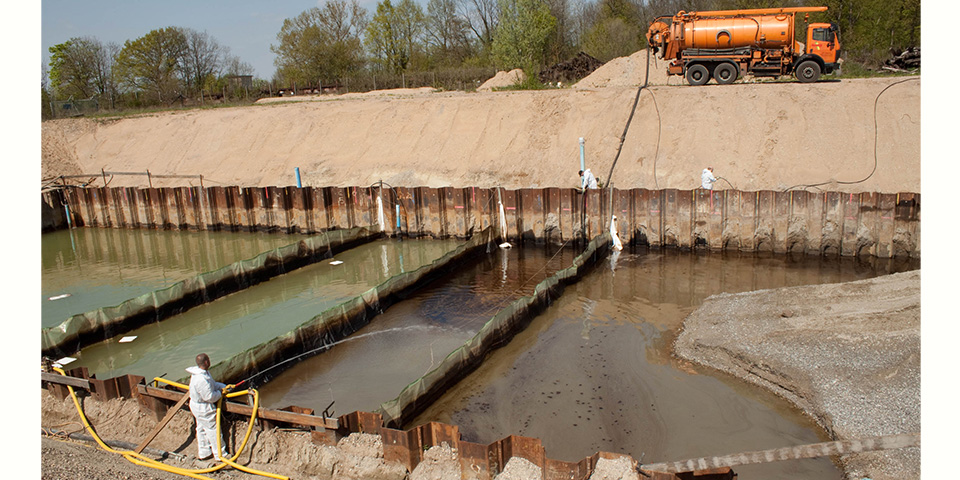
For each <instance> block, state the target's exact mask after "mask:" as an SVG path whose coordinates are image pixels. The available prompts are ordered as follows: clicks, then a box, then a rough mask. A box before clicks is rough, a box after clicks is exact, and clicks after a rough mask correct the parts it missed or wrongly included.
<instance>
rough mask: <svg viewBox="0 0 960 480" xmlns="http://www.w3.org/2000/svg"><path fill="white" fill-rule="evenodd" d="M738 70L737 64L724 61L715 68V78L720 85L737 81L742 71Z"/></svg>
mask: <svg viewBox="0 0 960 480" xmlns="http://www.w3.org/2000/svg"><path fill="white" fill-rule="evenodd" d="M737 70H738V69H737V66H736V65H734V64H732V63H727V62H723V63H721V64H718V65H717V67H716V68H714V69H713V78H715V79H717V83H719V84H720V85H729V84H731V83H733V82H735V81H737V77H739V76H740V72H739V71H737Z"/></svg>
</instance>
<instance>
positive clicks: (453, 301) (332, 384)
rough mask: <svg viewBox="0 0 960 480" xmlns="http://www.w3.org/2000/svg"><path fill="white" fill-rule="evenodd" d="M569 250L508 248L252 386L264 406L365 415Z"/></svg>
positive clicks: (528, 289) (561, 263)
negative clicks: (333, 407) (332, 406)
mask: <svg viewBox="0 0 960 480" xmlns="http://www.w3.org/2000/svg"><path fill="white" fill-rule="evenodd" d="M574 256H575V252H573V251H572V249H563V250H560V251H557V250H556V249H551V250H543V249H539V248H524V249H518V248H514V249H508V250H500V249H497V250H496V251H494V252H492V253H491V254H489V255H484V256H483V258H482V259H480V260H479V261H477V262H474V263H472V264H470V265H465V266H463V267H460V268H458V269H457V271H456V272H453V273H451V274H448V275H446V276H444V277H442V278H439V279H437V280H435V281H433V282H432V283H431V284H429V285H428V286H426V287H424V288H423V289H421V290H419V291H417V292H416V293H415V294H414V295H412V296H410V297H409V298H407V299H405V300H404V301H402V302H400V303H398V304H395V305H393V306H391V307H390V308H389V309H387V310H386V311H384V312H383V313H382V314H380V315H378V316H377V317H375V318H374V319H373V320H372V321H371V323H370V324H369V325H367V326H365V327H364V328H362V329H361V330H360V331H359V332H357V333H356V334H354V337H352V338H349V339H347V340H344V341H342V342H340V344H339V345H337V346H336V348H333V349H331V350H329V351H327V352H324V353H323V354H321V355H318V356H315V357H312V358H309V359H307V360H305V361H303V362H302V363H299V364H297V365H296V366H294V367H293V368H291V369H289V370H286V371H284V372H283V373H281V374H280V375H279V376H278V377H277V378H275V379H273V380H271V381H270V382H269V383H268V384H266V385H264V386H263V387H261V388H260V392H261V394H262V396H261V401H262V402H263V404H264V405H265V406H268V407H273V408H282V407H286V406H288V405H298V406H302V407H308V408H313V409H314V410H316V411H322V410H323V409H324V408H326V406H327V405H329V404H330V402H332V401H336V405H337V408H338V409H345V410H344V411H343V412H342V413H347V412H350V411H354V410H367V411H372V410H375V409H376V408H378V407H379V406H380V404H381V403H382V402H385V401H387V400H390V399H392V398H393V397H394V396H396V395H397V394H398V393H399V392H400V390H402V389H403V387H405V386H406V385H407V384H408V383H410V382H412V381H414V380H416V379H417V378H419V377H420V376H422V375H423V374H425V373H427V372H428V371H430V370H432V369H434V368H436V367H437V366H438V365H439V363H440V362H441V361H442V360H443V359H444V357H446V356H447V355H448V354H449V353H450V352H452V351H453V350H455V349H457V348H458V347H459V346H460V345H462V344H463V343H464V342H466V341H467V340H469V339H470V338H471V337H473V336H474V335H476V333H477V331H479V329H480V327H482V326H483V325H484V324H485V323H486V322H487V321H488V320H490V318H491V317H493V316H494V315H495V314H496V313H497V311H499V310H500V309H502V308H503V307H505V306H507V305H509V303H510V302H512V301H513V300H515V299H517V298H519V297H521V296H523V295H529V294H531V293H532V292H533V289H534V287H536V285H537V283H539V282H540V281H542V280H543V279H545V278H546V277H548V276H550V275H553V273H554V272H556V271H557V270H560V269H563V268H566V267H568V266H570V264H571V263H572V261H573V257H574Z"/></svg>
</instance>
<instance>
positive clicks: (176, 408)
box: [133, 391, 190, 453]
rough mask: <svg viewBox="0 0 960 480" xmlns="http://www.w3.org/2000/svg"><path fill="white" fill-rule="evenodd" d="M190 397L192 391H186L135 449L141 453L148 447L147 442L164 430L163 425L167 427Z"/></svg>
mask: <svg viewBox="0 0 960 480" xmlns="http://www.w3.org/2000/svg"><path fill="white" fill-rule="evenodd" d="M189 399H190V392H189V391H187V392H184V394H183V396H182V397H180V400H178V401H177V404H176V405H174V406H173V408H171V409H169V410H167V414H166V415H164V417H163V419H162V420H160V423H158V424H157V426H156V427H153V431H151V432H150V433H149V434H147V437H146V438H144V439H143V441H142V442H140V445H137V448H135V449H134V450H133V451H134V452H137V453H140V452H142V451H143V449H144V448H147V444H148V443H150V442H151V441H152V440H153V439H154V438H156V437H157V435H158V434H159V433H160V430H163V427H166V426H167V424H168V423H170V420H173V416H174V415H176V414H177V412H178V411H180V409H181V408H183V404H184V403H187V400H189Z"/></svg>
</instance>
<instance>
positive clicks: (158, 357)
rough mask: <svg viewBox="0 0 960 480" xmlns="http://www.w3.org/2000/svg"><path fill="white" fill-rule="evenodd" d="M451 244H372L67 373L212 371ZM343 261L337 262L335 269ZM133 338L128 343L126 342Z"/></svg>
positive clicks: (112, 348) (166, 323) (80, 360)
mask: <svg viewBox="0 0 960 480" xmlns="http://www.w3.org/2000/svg"><path fill="white" fill-rule="evenodd" d="M460 243H461V242H459V241H456V240H403V241H400V240H390V239H383V240H377V241H373V242H370V243H366V244H364V245H360V246H358V247H356V248H353V249H350V250H348V251H346V252H342V253H340V254H338V255H337V256H336V257H335V258H334V259H327V260H321V261H320V262H318V263H315V264H312V265H308V266H306V267H303V268H300V269H297V270H294V271H292V272H290V273H286V274H284V275H280V276H277V277H274V278H272V279H270V280H268V281H266V282H262V283H259V284H257V285H254V286H251V287H249V288H246V289H244V290H241V291H239V292H235V293H232V294H229V295H226V296H224V297H222V298H218V299H216V300H214V301H212V302H209V303H205V304H203V305H200V306H197V307H194V308H191V309H190V310H187V311H185V312H183V313H181V314H179V315H176V316H173V317H170V318H167V319H165V320H162V321H160V322H156V323H152V324H149V325H146V326H144V327H141V328H139V329H136V330H133V331H131V332H127V333H123V334H121V335H117V336H115V337H113V338H110V339H107V340H105V341H103V342H99V343H97V344H94V345H91V346H89V347H87V348H84V349H83V350H81V351H80V352H79V354H78V355H74V357H76V358H77V361H76V362H74V363H71V364H70V365H69V366H70V368H74V367H87V368H88V369H89V370H90V373H96V374H97V377H98V378H110V377H113V376H117V375H123V374H127V373H130V374H135V375H143V376H144V377H146V378H148V379H152V378H153V377H155V376H160V375H163V374H167V378H169V379H172V380H175V379H179V378H184V377H186V376H187V373H186V372H185V371H184V369H185V368H186V367H189V366H191V365H193V359H194V357H195V356H196V354H197V353H200V352H206V353H207V354H209V355H210V358H211V359H212V360H213V363H214V364H216V363H218V362H220V361H222V360H225V359H227V358H228V357H230V356H232V355H235V354H237V353H240V352H243V351H244V350H246V349H248V348H251V347H254V346H256V345H259V344H260V343H263V342H266V341H269V340H271V339H273V338H275V337H277V336H280V335H283V334H285V333H287V332H290V331H292V330H294V329H295V328H297V327H298V326H300V325H301V324H303V323H304V322H307V321H309V320H310V319H311V318H313V317H315V316H317V315H319V314H321V313H323V312H324V311H325V310H327V309H329V308H332V307H335V306H336V305H338V304H340V303H342V302H344V301H346V300H348V299H350V298H353V297H355V296H357V295H360V294H361V293H362V292H364V291H366V290H369V289H370V288H371V287H374V286H376V285H379V284H380V283H383V282H384V281H386V280H387V279H388V278H390V277H393V276H396V275H399V274H401V273H403V272H408V271H411V270H415V269H417V268H419V267H421V266H423V265H426V264H429V263H431V262H433V261H434V260H436V259H438V258H440V257H442V256H443V255H444V254H445V253H447V252H449V251H452V250H454V249H455V248H456V247H457V245H459V244H460ZM337 262H342V263H337ZM131 336H135V337H136V339H135V340H134V341H132V342H129V343H121V342H120V340H121V339H122V338H123V337H131Z"/></svg>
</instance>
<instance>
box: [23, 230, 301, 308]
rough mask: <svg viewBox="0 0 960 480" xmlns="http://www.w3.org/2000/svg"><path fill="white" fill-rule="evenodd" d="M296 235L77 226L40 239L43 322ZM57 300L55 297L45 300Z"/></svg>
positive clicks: (198, 271)
mask: <svg viewBox="0 0 960 480" xmlns="http://www.w3.org/2000/svg"><path fill="white" fill-rule="evenodd" d="M300 238H301V237H300V236H298V235H283V234H268V233H244V232H210V231H203V232H190V231H172V230H129V229H117V228H92V227H91V228H74V229H69V230H60V231H56V232H51V233H45V234H43V235H41V237H40V248H41V256H40V261H41V286H40V295H41V301H42V302H43V303H42V308H41V326H42V327H52V326H55V325H58V324H60V323H61V322H63V321H64V320H66V319H67V318H69V317H71V316H72V315H76V314H80V313H86V312H90V311H94V310H96V309H98V308H101V307H105V306H113V305H119V304H120V303H123V302H124V301H126V300H129V299H131V298H136V297H138V296H140V295H142V294H144V293H148V292H152V291H155V290H159V289H161V288H164V287H168V286H170V285H172V284H174V283H177V282H179V281H181V280H183V279H186V278H189V277H192V276H196V275H199V274H201V273H204V272H209V271H212V270H216V269H218V268H220V267H223V266H225V265H229V264H231V263H233V262H237V261H240V260H245V259H248V258H253V257H255V256H257V255H259V254H260V253H262V252H265V251H268V250H273V249H275V248H278V247H282V246H284V245H289V244H291V243H295V242H297V241H298V240H299V239H300ZM50 298H55V300H50Z"/></svg>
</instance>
